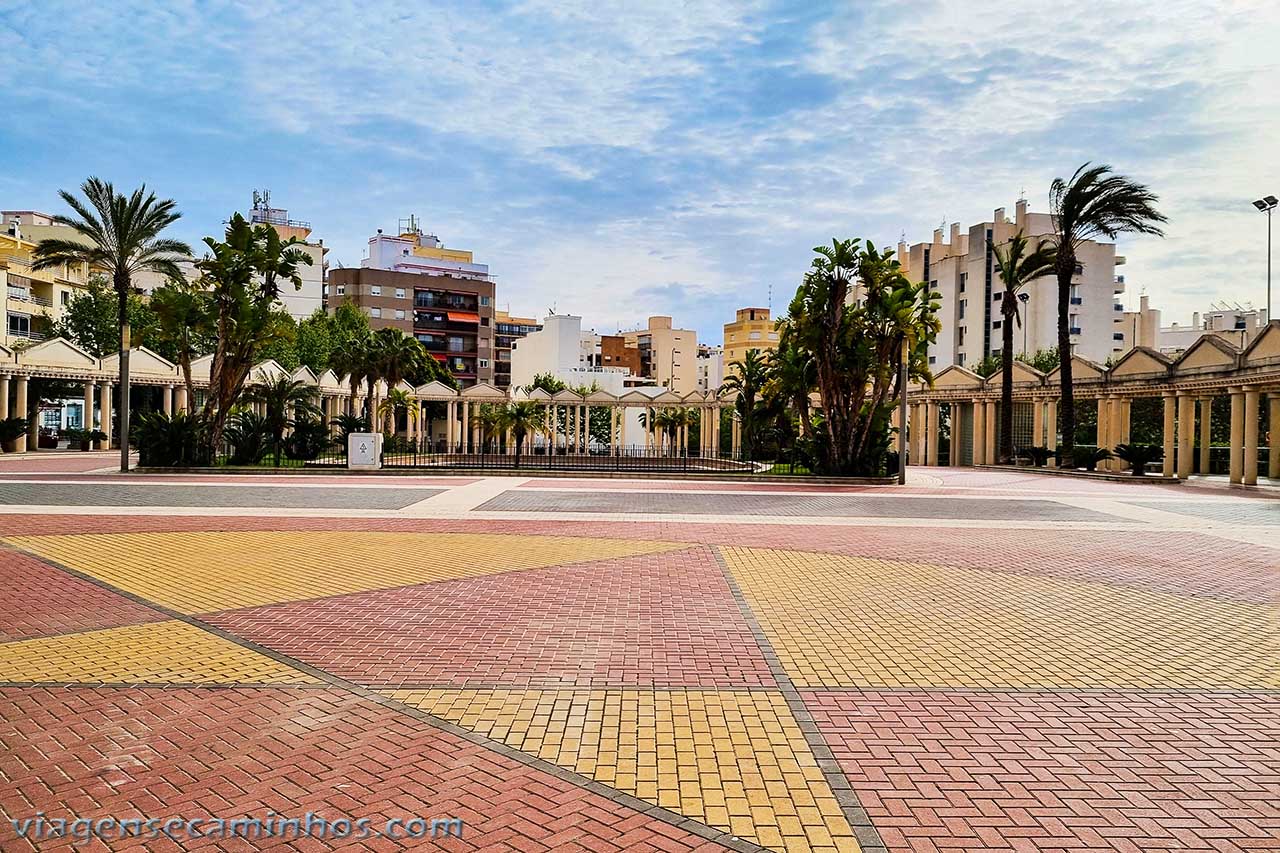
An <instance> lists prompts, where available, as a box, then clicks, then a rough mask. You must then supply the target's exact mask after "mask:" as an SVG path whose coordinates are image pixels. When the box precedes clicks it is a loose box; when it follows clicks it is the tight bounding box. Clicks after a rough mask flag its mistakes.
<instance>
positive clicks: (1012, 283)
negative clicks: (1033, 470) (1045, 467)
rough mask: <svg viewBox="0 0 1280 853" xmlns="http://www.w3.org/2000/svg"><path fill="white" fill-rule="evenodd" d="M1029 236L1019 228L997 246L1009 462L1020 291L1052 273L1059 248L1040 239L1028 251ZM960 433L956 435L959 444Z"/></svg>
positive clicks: (1003, 451)
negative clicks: (1014, 330)
mask: <svg viewBox="0 0 1280 853" xmlns="http://www.w3.org/2000/svg"><path fill="white" fill-rule="evenodd" d="M1027 245H1028V243H1027V238H1026V237H1024V236H1023V234H1022V232H1021V231H1019V232H1018V233H1017V234H1014V235H1013V237H1011V238H1010V239H1009V242H1008V243H1007V244H1006V245H1004V246H1003V247H1001V246H997V247H995V250H994V253H995V260H994V266H995V272H996V274H997V275H999V276H1000V280H1001V281H1003V282H1004V295H1003V296H1002V297H1001V300H1000V313H1001V314H1003V315H1004V322H1003V323H1002V324H1001V329H1000V331H1001V344H1000V461H1001V462H1003V463H1005V464H1008V463H1009V462H1010V461H1011V460H1012V459H1013V324H1014V323H1015V322H1016V323H1018V324H1021V323H1022V318H1021V316H1019V314H1018V293H1019V291H1021V290H1022V288H1024V287H1025V286H1026V285H1027V284H1028V282H1031V281H1034V280H1035V279H1037V278H1040V277H1041V276H1045V275H1048V274H1049V273H1051V272H1053V270H1054V263H1055V261H1056V260H1057V256H1058V250H1057V249H1056V248H1054V247H1053V246H1052V245H1051V244H1048V243H1044V242H1037V243H1036V247H1035V249H1033V250H1031V251H1030V252H1028V251H1027ZM956 439H957V436H952V445H953V446H954V445H955V442H956Z"/></svg>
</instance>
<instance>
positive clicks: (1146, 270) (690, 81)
mask: <svg viewBox="0 0 1280 853" xmlns="http://www.w3.org/2000/svg"><path fill="white" fill-rule="evenodd" d="M1277 45H1280V7H1278V6H1276V4H1274V3H1263V2H1219V3H1210V2H1179V1H1178V0H1172V2H1170V0H1162V2H1158V3H1149V2H1143V0H1138V2H1109V0H1103V2H1090V3H1088V4H1060V5H1058V6H1054V7H1052V8H1050V7H1046V6H1045V5H1044V4H1043V3H1035V4H1031V3H1021V2H1013V3H1005V4H1001V5H1000V7H999V9H998V11H995V12H994V13H993V12H992V11H989V10H988V11H983V10H982V9H980V8H978V7H975V6H973V4H971V3H961V2H956V3H952V2H888V0H886V2H869V3H849V4H822V3H811V2H733V3H722V2H717V0H699V2H676V0H646V2H644V3H630V4H621V5H619V6H613V4H602V3H598V2H588V1H587V0H583V2H578V0H527V2H510V3H508V2H496V0H482V2H469V3H468V2H459V3H451V2H438V3H430V2H428V3H414V4H405V3H391V2H383V0H361V2H355V0H350V2H322V1H321V2H312V3H305V4H300V3H297V2H290V3H283V2H274V0H251V2H237V0H217V2H196V0H171V2H167V3H154V2H149V0H148V2H136V3H135V2H132V0H103V2H101V3H97V4H85V3H82V2H64V1H63V0H45V2H42V3H38V4H37V3H31V2H29V0H22V2H15V0H0V55H4V56H6V58H7V60H6V67H7V69H8V70H7V72H6V76H7V81H6V85H5V86H4V87H3V88H2V89H0V114H2V115H4V116H5V117H6V120H5V121H4V122H3V123H0V152H3V159H2V160H0V207H4V208H10V209H12V208H35V209H39V210H47V211H58V210H61V207H60V203H59V202H58V200H57V196H56V191H57V189H58V188H62V187H66V188H70V187H73V186H75V185H76V184H78V183H79V182H80V181H81V180H82V179H83V178H84V177H85V176H87V175H90V174H97V175H100V176H102V177H105V178H109V179H111V180H113V181H115V182H116V183H117V184H121V185H126V186H129V185H133V184H136V183H138V182H141V181H146V182H147V183H148V184H150V185H151V186H152V187H154V188H155V189H156V190H157V191H158V192H160V193H162V194H164V195H167V196H171V197H173V198H175V199H177V200H178V202H179V204H180V206H181V209H182V210H183V212H184V214H185V216H184V219H183V220H182V221H181V223H180V224H179V226H177V227H176V230H177V232H178V234H179V236H182V237H185V238H186V239H188V240H189V241H190V242H192V243H196V242H198V240H199V238H201V237H202V236H204V235H206V234H212V233H218V231H219V230H220V224H219V223H221V222H222V221H223V220H224V219H225V218H226V217H227V216H228V215H229V213H230V212H232V211H233V210H237V209H240V210H243V209H245V208H247V207H248V204H249V201H250V194H251V191H252V190H253V189H254V188H264V187H265V188H269V189H270V190H271V191H272V198H273V201H274V202H275V203H276V204H277V205H279V206H283V207H287V208H288V209H289V211H290V215H291V216H293V217H295V218H298V219H306V220H309V221H311V222H312V223H313V226H314V228H315V233H316V235H317V236H319V237H323V238H324V240H325V243H326V245H329V246H331V247H332V251H331V253H330V255H329V257H330V260H331V262H341V263H343V264H345V265H348V266H351V265H356V264H358V263H359V261H360V258H361V253H362V251H363V249H364V246H365V241H366V240H367V238H368V236H369V235H370V234H371V233H372V232H373V231H374V230H375V229H376V228H379V227H381V228H385V229H388V230H390V229H393V228H395V226H396V222H397V220H398V219H399V218H402V217H405V216H408V215H409V214H411V213H412V214H416V215H417V216H418V217H419V219H420V220H421V221H422V223H423V225H424V227H426V228H427V229H428V230H430V231H433V232H435V233H437V234H439V235H440V236H441V237H442V238H443V239H444V240H445V242H446V245H450V246H456V247H460V248H468V249H472V250H474V251H475V252H476V256H477V259H478V260H480V261H482V262H487V263H489V264H490V266H491V269H492V271H493V272H494V273H495V274H496V275H497V276H498V281H499V289H498V292H499V302H500V304H509V305H510V308H511V310H512V311H513V312H517V313H524V314H529V313H533V314H541V313H542V312H544V311H545V310H546V309H548V308H550V307H551V306H553V305H554V306H555V307H556V308H557V309H558V310H560V311H562V312H572V313H579V314H582V315H584V316H585V317H586V319H587V322H588V324H591V325H594V326H596V328H597V329H599V330H600V331H613V330H614V329H616V328H619V327H634V326H635V325H637V324H639V323H642V322H643V320H644V318H645V316H647V315H648V314H651V313H652V314H660V313H670V314H674V315H675V317H676V320H677V322H678V323H680V324H683V325H691V326H693V327H695V328H697V329H698V330H699V335H700V337H701V338H702V339H710V340H712V341H715V342H718V341H719V339H720V325H721V324H722V323H723V322H724V321H725V320H727V319H730V318H731V317H732V311H733V309H734V308H735V307H738V306H743V305H763V304H765V303H766V301H767V300H768V298H769V296H768V294H769V289H770V287H772V293H773V304H774V307H775V309H778V308H782V307H785V304H786V302H787V300H788V298H789V295H790V293H791V292H792V291H794V288H795V285H796V283H797V282H798V280H799V278H800V276H801V275H802V274H803V272H804V270H805V268H806V267H807V265H808V262H809V258H810V257H811V249H812V247H813V246H815V245H817V244H819V243H824V242H827V241H828V240H829V239H830V238H831V237H832V236H835V235H840V236H862V237H867V238H870V239H872V240H874V241H876V242H877V243H893V242H896V241H897V239H898V238H899V236H900V235H902V234H904V233H905V234H906V236H907V238H908V240H909V241H910V242H915V241H918V240H923V239H927V238H928V236H929V235H930V234H931V232H932V230H933V229H934V228H935V227H937V226H938V225H939V223H940V222H942V221H943V220H944V219H945V220H947V221H960V222H961V223H964V224H968V223H969V222H971V221H977V220H979V219H984V218H989V217H990V216H991V212H992V210H993V209H994V208H996V207H1007V208H1009V209H1012V207H1013V204H1014V202H1015V201H1016V199H1017V197H1018V195H1019V193H1020V192H1021V191H1023V190H1025V192H1026V195H1027V197H1028V199H1029V200H1030V202H1031V205H1032V208H1033V209H1044V208H1045V207H1046V204H1047V189H1048V185H1049V182H1050V181H1051V180H1052V179H1053V178H1054V177H1055V176H1057V175H1064V174H1069V173H1070V172H1071V171H1072V170H1073V169H1074V168H1075V167H1076V166H1077V165H1079V163H1081V162H1083V161H1084V160H1102V161H1105V162H1109V163H1111V164H1113V165H1114V166H1115V167H1116V168H1117V169H1119V170H1120V171H1123V172H1125V173H1127V174H1130V175H1132V176H1133V177H1135V178H1138V179H1140V180H1143V181H1145V182H1147V183H1149V184H1151V185H1152V187H1153V188H1154V189H1155V190H1156V191H1157V192H1158V193H1159V194H1160V195H1161V197H1162V201H1163V209H1164V210H1165V212H1166V213H1167V214H1168V215H1169V217H1170V219H1171V224H1170V227H1169V229H1168V231H1169V233H1168V238H1167V239H1165V240H1155V239H1149V238H1144V239H1140V240H1132V241H1123V242H1122V245H1121V251H1122V253H1123V254H1125V255H1126V256H1127V257H1128V258H1129V265H1128V266H1127V267H1126V268H1125V269H1124V270H1123V271H1124V272H1125V274H1126V277H1127V279H1128V281H1129V283H1130V290H1131V293H1130V294H1129V295H1128V297H1127V300H1128V301H1131V302H1136V299H1137V294H1138V291H1139V290H1140V289H1145V291H1146V292H1147V293H1148V294H1149V295H1151V297H1152V300H1153V302H1154V303H1155V304H1156V307H1159V308H1161V309H1163V310H1164V311H1165V321H1166V322H1169V321H1172V320H1183V321H1185V320H1187V319H1189V318H1190V313H1191V312H1192V311H1194V310H1202V309H1204V308H1205V307H1206V306H1207V304H1208V302H1209V301H1211V300H1215V299H1228V300H1233V301H1240V302H1245V301H1248V300H1253V301H1254V302H1256V303H1260V302H1261V301H1262V299H1263V293H1264V263H1265V256H1264V250H1263V240H1264V238H1265V230H1264V225H1265V223H1264V221H1263V218H1262V217H1261V216H1260V215H1258V214H1257V213H1255V212H1253V210H1252V208H1250V207H1249V204H1248V202H1249V201H1250V200H1251V199H1253V198H1256V197H1258V196H1260V195H1264V194H1267V193H1276V194H1280V157H1278V156H1277V153H1278V152H1280V64H1278V59H1277V58H1278V57H1280V50H1278V49H1277V47H1276V46H1277Z"/></svg>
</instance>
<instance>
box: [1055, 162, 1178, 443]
mask: <svg viewBox="0 0 1280 853" xmlns="http://www.w3.org/2000/svg"><path fill="white" fill-rule="evenodd" d="M1157 201H1159V197H1158V196H1157V195H1156V194H1155V193H1153V192H1151V190H1149V189H1148V188H1147V187H1146V185H1144V184H1140V183H1137V182H1136V181H1131V180H1129V179H1128V178H1126V177H1124V176H1123V175H1117V174H1115V173H1113V172H1112V171H1111V167H1110V166H1107V165H1105V164H1103V165H1098V166H1094V165H1092V164H1090V163H1085V164H1084V165H1083V166H1081V167H1080V168H1079V169H1076V171H1075V174H1074V175H1072V176H1071V179H1070V180H1068V181H1064V180H1063V179H1062V178H1054V180H1053V184H1052V185H1051V186H1050V187H1049V204H1050V208H1051V211H1052V213H1053V219H1054V228H1055V229H1056V234H1055V236H1054V245H1055V246H1056V247H1057V250H1058V258H1057V265H1056V272H1057V274H1058V358H1059V364H1060V367H1059V373H1058V379H1059V383H1060V386H1061V388H1062V405H1061V407H1060V408H1059V411H1060V412H1061V413H1062V447H1061V449H1060V450H1059V452H1058V456H1059V459H1060V460H1062V461H1063V463H1064V465H1066V466H1067V467H1069V466H1070V465H1071V462H1072V457H1073V455H1074V453H1075V435H1076V405H1075V394H1074V391H1073V389H1072V387H1071V329H1070V326H1069V317H1070V312H1071V277H1072V276H1074V275H1075V274H1076V251H1077V250H1078V249H1079V248H1080V246H1081V245H1082V244H1083V243H1084V241H1086V240H1091V239H1093V238H1095V237H1105V238H1107V239H1108V240H1114V239H1115V238H1116V237H1117V236H1119V235H1120V234H1153V235H1155V236H1157V237H1162V236H1164V231H1163V230H1162V229H1161V228H1160V224H1161V223H1163V222H1166V221H1168V220H1167V219H1166V218H1165V216H1164V214H1162V213H1160V211H1158V210H1156V202H1157Z"/></svg>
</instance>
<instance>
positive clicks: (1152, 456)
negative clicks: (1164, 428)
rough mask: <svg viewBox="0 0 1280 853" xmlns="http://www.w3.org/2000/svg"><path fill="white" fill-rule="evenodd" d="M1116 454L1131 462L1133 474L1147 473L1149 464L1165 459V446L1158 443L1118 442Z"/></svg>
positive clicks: (1137, 475)
mask: <svg viewBox="0 0 1280 853" xmlns="http://www.w3.org/2000/svg"><path fill="white" fill-rule="evenodd" d="M1116 456H1118V457H1119V458H1121V459H1123V460H1124V461H1125V462H1128V463H1129V468H1130V470H1131V471H1132V472H1133V476H1135V477H1141V476H1142V475H1144V474H1146V473H1147V464H1148V463H1150V462H1159V461H1160V460H1161V459H1164V448H1163V447H1160V446H1159V445H1158V444H1117V445H1116Z"/></svg>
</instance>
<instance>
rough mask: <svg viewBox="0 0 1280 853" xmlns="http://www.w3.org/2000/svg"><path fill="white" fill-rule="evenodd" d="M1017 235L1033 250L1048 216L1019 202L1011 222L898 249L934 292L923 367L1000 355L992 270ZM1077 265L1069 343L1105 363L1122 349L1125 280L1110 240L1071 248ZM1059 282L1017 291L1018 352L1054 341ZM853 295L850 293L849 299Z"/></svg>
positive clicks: (1000, 215) (999, 286)
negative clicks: (999, 249)
mask: <svg viewBox="0 0 1280 853" xmlns="http://www.w3.org/2000/svg"><path fill="white" fill-rule="evenodd" d="M1019 231H1021V232H1022V233H1023V234H1024V235H1026V236H1027V237H1028V238H1030V240H1031V242H1032V244H1033V245H1034V243H1035V241H1036V238H1037V237H1045V238H1047V237H1049V236H1051V235H1052V234H1053V233H1054V232H1053V217H1052V216H1051V215H1050V214H1047V213H1031V212H1029V211H1028V210H1027V203H1026V202H1025V201H1019V202H1018V204H1017V207H1016V212H1015V215H1014V218H1013V220H1010V219H1008V217H1006V216H1005V209H1004V208H998V209H996V211H995V213H994V215H993V216H992V218H991V220H990V221H987V222H980V223H977V224H976V225H971V226H969V228H968V229H967V230H964V231H962V230H961V227H960V225H959V224H958V223H953V224H952V225H951V230H950V234H949V237H948V239H945V240H944V239H943V231H942V229H941V228H939V229H938V230H936V231H934V232H933V240H932V242H929V243H916V244H914V245H912V246H911V247H910V248H908V247H907V245H906V244H905V243H899V244H898V259H899V261H900V262H901V263H902V264H903V266H904V268H905V270H904V271H905V272H906V274H907V275H908V276H909V277H911V278H912V279H914V280H916V281H927V282H929V285H930V287H931V288H932V289H933V290H935V291H937V292H938V293H939V294H940V299H939V302H940V303H941V305H940V314H939V319H940V320H941V321H942V329H941V331H940V332H939V333H938V338H937V341H935V343H934V344H933V345H932V346H931V347H930V348H929V365H930V367H931V368H932V369H933V370H934V371H938V370H941V369H942V368H944V367H948V366H950V365H952V364H957V365H960V366H962V367H969V368H972V367H974V366H976V365H977V364H978V363H979V362H981V361H982V360H983V359H984V358H985V357H987V356H989V355H995V354H998V353H999V352H1000V348H1001V344H1002V332H1003V329H1002V326H1003V325H1004V317H1003V314H1002V313H1001V311H1000V300H1001V299H1002V298H1003V291H1004V285H1003V283H1002V282H1001V281H1000V276H999V274H998V273H996V272H995V267H994V260H995V258H994V251H993V249H994V247H995V246H999V245H1002V244H1004V243H1006V242H1008V240H1009V239H1010V238H1011V237H1013V236H1014V235H1015V234H1017V233H1018V232H1019ZM1077 262H1078V266H1077V269H1076V276H1075V278H1074V279H1073V280H1072V286H1071V297H1070V298H1071V313H1070V318H1069V320H1070V329H1071V345H1072V350H1073V351H1074V352H1075V353H1076V354H1078V355H1081V356H1083V357H1085V358H1088V359H1091V360H1093V361H1097V362H1099V363H1105V362H1106V360H1107V359H1108V358H1111V357H1112V356H1113V355H1117V354H1119V353H1121V352H1123V351H1124V349H1125V344H1124V334H1123V332H1122V330H1121V321H1122V319H1123V318H1122V314H1123V311H1124V306H1123V305H1121V304H1120V303H1119V302H1118V301H1117V300H1116V296H1117V295H1119V294H1121V293H1123V292H1124V277H1123V276H1117V275H1116V272H1115V268H1116V267H1117V266H1119V265H1121V264H1123V263H1124V258H1123V257H1122V256H1119V255H1116V251H1115V245H1114V244H1112V243H1098V242H1094V241H1092V240H1090V241H1087V242H1085V243H1084V245H1082V246H1081V247H1080V248H1079V250H1078V251H1077ZM1057 288H1058V283H1057V279H1056V278H1055V277H1054V276H1053V275H1048V276H1045V277H1044V278H1041V279H1038V280H1036V281H1034V282H1031V283H1030V284H1028V285H1027V286H1026V287H1025V288H1023V291H1022V292H1023V294H1025V296H1026V299H1025V300H1024V301H1023V305H1022V310H1021V314H1022V327H1021V328H1019V327H1017V326H1015V328H1014V337H1013V345H1014V347H1015V349H1016V351H1017V352H1023V351H1024V350H1025V351H1026V352H1035V351H1036V350H1039V349H1047V348H1050V347H1054V346H1057V344H1058V296H1057ZM854 298H856V293H855V294H854Z"/></svg>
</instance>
